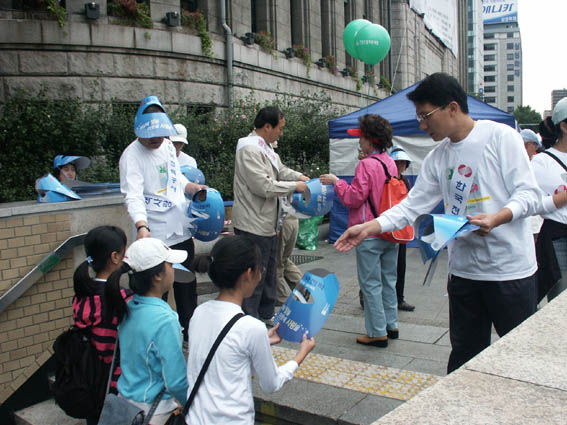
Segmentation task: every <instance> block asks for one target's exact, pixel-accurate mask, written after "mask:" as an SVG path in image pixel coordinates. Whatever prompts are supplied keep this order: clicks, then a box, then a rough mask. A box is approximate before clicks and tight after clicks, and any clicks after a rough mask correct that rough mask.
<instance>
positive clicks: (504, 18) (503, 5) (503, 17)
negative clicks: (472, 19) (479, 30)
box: [482, 0, 518, 24]
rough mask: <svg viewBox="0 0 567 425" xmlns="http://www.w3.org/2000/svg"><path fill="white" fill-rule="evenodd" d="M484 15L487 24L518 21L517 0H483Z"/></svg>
mask: <svg viewBox="0 0 567 425" xmlns="http://www.w3.org/2000/svg"><path fill="white" fill-rule="evenodd" d="M482 16H483V21H484V23H485V24H503V23H507V22H518V5H517V1H516V0H482Z"/></svg>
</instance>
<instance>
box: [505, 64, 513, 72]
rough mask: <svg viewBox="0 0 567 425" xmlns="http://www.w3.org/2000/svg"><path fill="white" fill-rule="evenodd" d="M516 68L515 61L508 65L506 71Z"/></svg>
mask: <svg viewBox="0 0 567 425" xmlns="http://www.w3.org/2000/svg"><path fill="white" fill-rule="evenodd" d="M513 70H514V64H513V63H509V64H507V65H506V71H513Z"/></svg>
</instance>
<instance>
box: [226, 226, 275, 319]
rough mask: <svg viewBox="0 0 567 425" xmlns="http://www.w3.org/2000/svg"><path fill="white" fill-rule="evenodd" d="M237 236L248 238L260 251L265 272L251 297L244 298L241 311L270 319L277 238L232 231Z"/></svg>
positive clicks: (272, 303)
mask: <svg viewBox="0 0 567 425" xmlns="http://www.w3.org/2000/svg"><path fill="white" fill-rule="evenodd" d="M234 233H235V234H237V235H244V236H247V237H249V238H250V239H251V240H252V241H254V243H256V244H257V245H258V246H259V247H260V249H261V250H262V266H263V267H264V270H265V272H264V273H262V279H261V280H260V283H258V286H256V289H254V293H253V294H252V296H250V297H248V298H245V299H244V301H243V302H242V309H243V310H244V312H245V313H246V314H249V315H250V316H254V317H256V318H257V319H271V318H272V316H273V315H274V308H275V305H276V282H277V278H276V258H277V257H276V256H277V254H278V237H277V236H276V235H274V236H259V235H254V234H252V233H248V232H245V231H243V230H239V229H236V228H235V229H234Z"/></svg>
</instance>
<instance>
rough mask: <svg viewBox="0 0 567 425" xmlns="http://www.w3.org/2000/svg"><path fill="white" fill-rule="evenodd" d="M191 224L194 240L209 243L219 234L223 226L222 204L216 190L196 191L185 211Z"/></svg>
mask: <svg viewBox="0 0 567 425" xmlns="http://www.w3.org/2000/svg"><path fill="white" fill-rule="evenodd" d="M187 217H189V218H193V219H195V221H194V222H193V226H194V228H195V229H194V230H195V232H194V234H193V236H195V239H197V240H200V241H203V242H209V241H213V240H215V239H216V238H218V236H219V235H220V234H221V232H222V229H223V226H224V202H223V200H222V196H221V194H220V193H219V191H218V190H215V189H212V188H207V189H202V190H200V191H198V192H197V193H196V194H195V195H194V196H193V200H192V201H191V205H190V206H189V209H188V210H187Z"/></svg>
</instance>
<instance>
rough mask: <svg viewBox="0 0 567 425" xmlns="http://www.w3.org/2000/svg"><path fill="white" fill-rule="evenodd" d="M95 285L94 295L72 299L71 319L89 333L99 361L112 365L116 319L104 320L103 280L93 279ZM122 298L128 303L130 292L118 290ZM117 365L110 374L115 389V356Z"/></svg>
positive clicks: (116, 374) (119, 371) (116, 372)
mask: <svg viewBox="0 0 567 425" xmlns="http://www.w3.org/2000/svg"><path fill="white" fill-rule="evenodd" d="M95 281H96V282H97V283H99V285H97V287H96V290H95V293H94V294H92V295H90V296H86V297H81V298H78V297H77V296H74V297H73V319H74V320H75V326H77V327H79V328H80V329H85V330H88V331H89V337H90V341H91V344H92V345H93V347H94V348H95V350H96V352H97V355H98V357H99V359H101V360H103V361H104V362H105V363H107V364H110V363H112V356H113V354H114V346H115V345H116V338H117V331H116V329H117V326H118V317H116V316H115V317H113V318H112V322H111V323H109V322H108V321H106V320H104V314H105V312H104V305H103V300H104V283H105V282H106V281H105V280H102V279H95ZM120 293H121V294H122V298H124V301H125V302H128V301H129V300H130V298H132V292H131V291H130V290H126V289H120ZM116 358H117V364H116V366H115V368H114V373H113V374H112V382H111V387H112V388H116V382H117V381H118V378H119V376H120V373H121V370H120V364H119V362H120V356H119V355H117V357H116Z"/></svg>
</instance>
